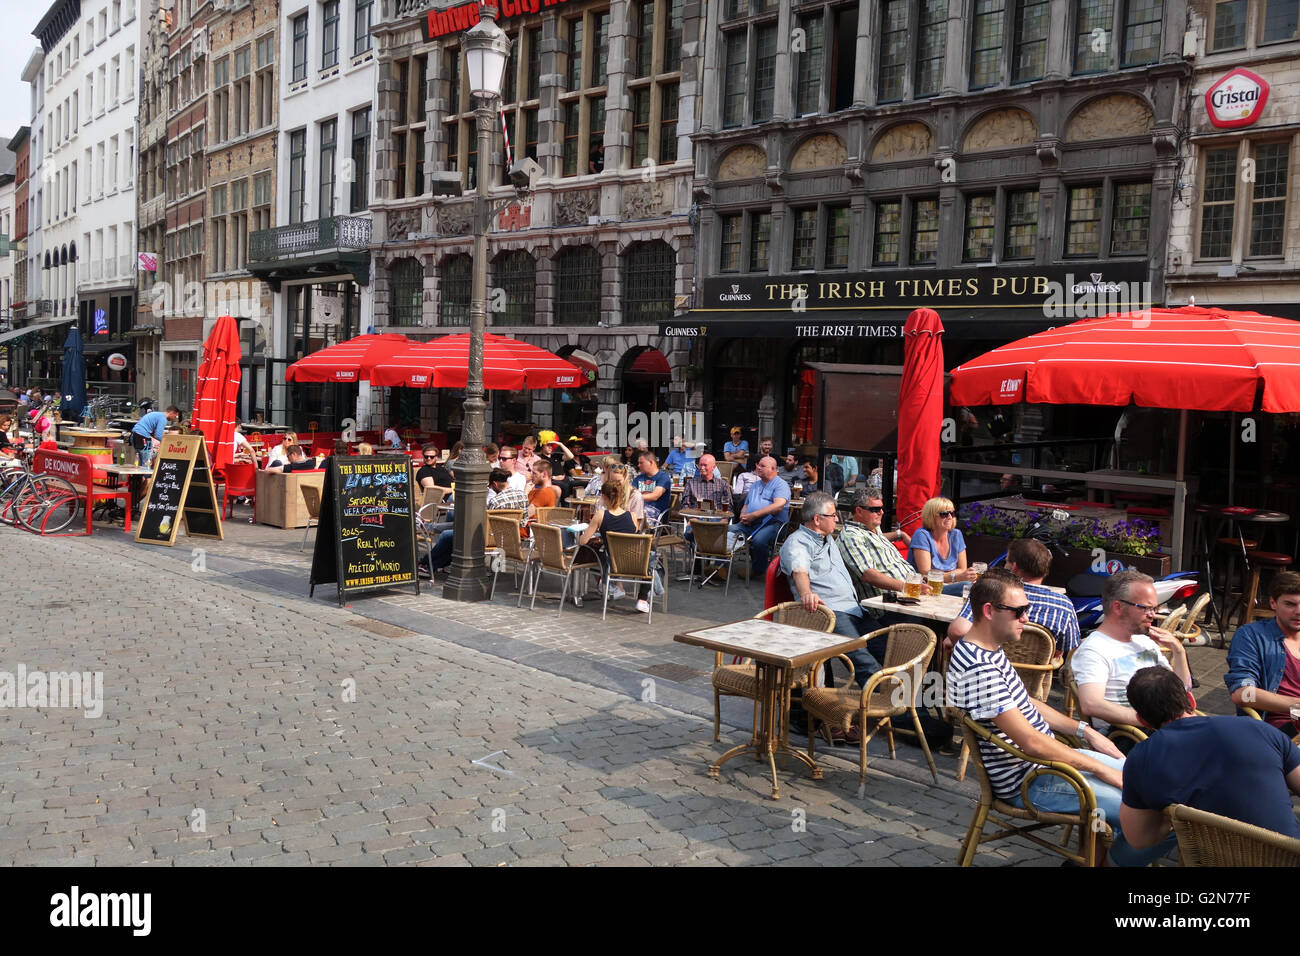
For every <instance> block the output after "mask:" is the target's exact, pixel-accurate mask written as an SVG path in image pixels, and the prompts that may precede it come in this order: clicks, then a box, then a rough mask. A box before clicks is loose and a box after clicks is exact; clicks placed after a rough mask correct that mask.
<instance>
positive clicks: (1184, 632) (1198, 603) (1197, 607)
mask: <svg viewBox="0 0 1300 956" xmlns="http://www.w3.org/2000/svg"><path fill="white" fill-rule="evenodd" d="M1209 603H1210V592H1209V591H1206V592H1204V593H1203V594H1201V595H1200V596H1199V597H1198V598H1197V599H1196V600H1195V601H1193V602H1192V606H1191V607H1189V608H1188V609H1187V615H1186V616H1185V617H1184V618H1183V620H1182V623H1181V624H1180V625H1179V627H1178V631H1177V634H1178V636H1179V637H1180V638H1182V641H1183V643H1184V644H1192V645H1201V644H1204V643H1205V632H1204V631H1203V630H1202V629H1201V618H1202V616H1204V614H1205V609H1206V607H1207V606H1209Z"/></svg>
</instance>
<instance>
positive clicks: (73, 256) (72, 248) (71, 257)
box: [68, 242, 77, 262]
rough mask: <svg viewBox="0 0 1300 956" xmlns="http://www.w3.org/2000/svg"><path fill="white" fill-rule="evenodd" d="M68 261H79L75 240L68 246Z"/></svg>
mask: <svg viewBox="0 0 1300 956" xmlns="http://www.w3.org/2000/svg"><path fill="white" fill-rule="evenodd" d="M68 261H69V262H76V261H77V244H76V243H75V242H74V243H71V244H70V245H69V246H68Z"/></svg>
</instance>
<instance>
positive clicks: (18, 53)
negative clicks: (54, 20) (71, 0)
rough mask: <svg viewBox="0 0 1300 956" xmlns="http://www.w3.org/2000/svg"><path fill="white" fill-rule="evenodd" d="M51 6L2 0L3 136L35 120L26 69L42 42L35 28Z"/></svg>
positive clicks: (0, 70) (0, 88) (0, 124)
mask: <svg viewBox="0 0 1300 956" xmlns="http://www.w3.org/2000/svg"><path fill="white" fill-rule="evenodd" d="M48 9H49V4H48V3H46V2H45V0H38V2H36V3H30V2H27V3H24V2H22V0H0V23H3V24H4V29H3V30H0V136H3V137H6V138H9V137H12V136H13V135H14V133H16V132H17V131H18V127H20V126H26V125H28V124H29V123H31V121H32V117H31V93H30V92H29V91H28V86H27V84H26V83H24V82H23V78H22V72H23V67H24V66H26V65H27V60H28V58H29V57H30V56H31V55H32V53H33V52H34V51H36V50H37V49H39V47H40V45H41V44H40V41H39V40H37V39H36V37H34V36H32V29H33V28H34V27H35V26H36V24H37V23H38V22H40V19H41V17H42V16H43V15H44V14H45V11H46V10H48Z"/></svg>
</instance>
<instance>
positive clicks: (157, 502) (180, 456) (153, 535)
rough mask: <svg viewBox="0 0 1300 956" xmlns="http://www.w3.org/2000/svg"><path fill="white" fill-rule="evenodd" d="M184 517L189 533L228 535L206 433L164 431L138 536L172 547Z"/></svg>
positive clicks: (150, 541)
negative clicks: (213, 481)
mask: <svg viewBox="0 0 1300 956" xmlns="http://www.w3.org/2000/svg"><path fill="white" fill-rule="evenodd" d="M181 521H184V522H185V533H186V534H188V535H197V536H199V537H202V538H219V539H224V538H225V533H224V531H223V530H222V528H221V509H220V508H219V507H217V492H216V489H215V488H214V487H213V484H212V470H211V469H210V468H209V467H208V449H207V446H206V445H204V443H203V436H202V435H164V436H163V440H162V444H161V445H160V446H159V447H158V463H157V465H156V466H155V467H154V471H153V476H152V477H150V479H149V486H148V487H147V488H146V489H145V493H144V506H143V508H141V511H140V523H139V525H137V526H136V529H135V540H136V541H143V542H145V543H146V544H161V545H166V546H167V547H169V548H170V547H171V546H172V545H174V544H175V543H176V532H177V531H179V530H180V524H181Z"/></svg>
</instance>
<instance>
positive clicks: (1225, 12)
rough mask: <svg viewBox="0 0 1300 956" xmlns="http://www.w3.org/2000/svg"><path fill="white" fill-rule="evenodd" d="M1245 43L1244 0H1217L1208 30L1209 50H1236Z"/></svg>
mask: <svg viewBox="0 0 1300 956" xmlns="http://www.w3.org/2000/svg"><path fill="white" fill-rule="evenodd" d="M1274 6H1277V4H1274ZM1290 6H1291V8H1292V9H1293V10H1294V9H1295V7H1296V3H1295V0H1291V4H1290ZM1266 32H1267V31H1266ZM1245 45H1246V0H1219V2H1218V3H1216V4H1215V5H1214V27H1213V29H1212V30H1211V31H1210V52H1211V53H1218V52H1219V51H1221V50H1238V49H1241V48H1242V47H1244V46H1245Z"/></svg>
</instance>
